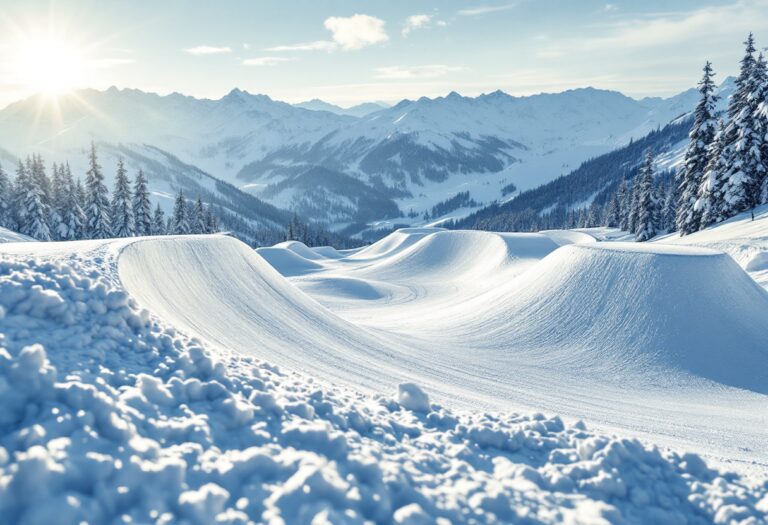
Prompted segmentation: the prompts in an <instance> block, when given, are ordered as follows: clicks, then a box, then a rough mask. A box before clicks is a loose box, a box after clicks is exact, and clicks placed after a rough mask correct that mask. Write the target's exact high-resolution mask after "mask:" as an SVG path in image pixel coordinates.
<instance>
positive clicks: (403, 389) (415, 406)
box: [397, 383, 429, 412]
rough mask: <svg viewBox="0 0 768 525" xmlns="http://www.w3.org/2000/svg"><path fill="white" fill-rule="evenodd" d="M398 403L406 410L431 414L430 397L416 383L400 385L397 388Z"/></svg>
mask: <svg viewBox="0 0 768 525" xmlns="http://www.w3.org/2000/svg"><path fill="white" fill-rule="evenodd" d="M397 402H398V403H400V406H402V407H403V408H405V409H406V410H413V411H414V412H429V396H428V395H427V393H426V392H424V390H422V389H421V387H419V386H418V385H416V384H414V383H400V384H399V385H398V386H397Z"/></svg>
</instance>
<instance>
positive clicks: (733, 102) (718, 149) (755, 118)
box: [676, 33, 768, 235]
mask: <svg viewBox="0 0 768 525" xmlns="http://www.w3.org/2000/svg"><path fill="white" fill-rule="evenodd" d="M744 44H745V46H746V50H745V53H744V57H743V58H742V59H741V67H740V71H739V76H738V78H736V89H735V91H734V93H733V95H732V96H731V98H730V99H729V101H728V110H727V112H726V114H725V115H724V116H723V117H721V118H717V115H716V111H715V105H716V103H717V99H718V98H717V95H716V94H715V93H714V91H715V84H714V82H713V81H712V77H713V76H714V72H713V70H712V64H711V63H709V62H707V63H706V65H705V66H704V75H703V78H702V79H701V82H699V93H700V94H701V97H700V100H699V103H698V105H697V106H696V111H695V113H694V123H693V127H692V129H691V133H690V142H689V144H688V147H687V149H686V152H685V160H684V163H683V167H682V169H681V170H680V175H679V187H678V190H679V202H678V209H677V221H676V223H677V228H678V230H679V231H680V234H681V235H687V234H689V233H693V232H695V231H698V230H701V229H703V228H705V227H707V226H709V225H710V224H714V223H717V222H721V221H724V220H725V219H728V218H729V217H732V216H734V215H736V214H737V213H741V212H744V211H748V210H754V208H755V206H757V205H759V204H762V203H764V202H766V201H767V200H768V177H766V173H768V73H766V60H765V57H764V56H763V54H762V53H760V54H758V55H757V57H755V39H754V36H753V35H752V33H750V34H749V37H748V38H747V40H746V42H744ZM753 213H754V212H753Z"/></svg>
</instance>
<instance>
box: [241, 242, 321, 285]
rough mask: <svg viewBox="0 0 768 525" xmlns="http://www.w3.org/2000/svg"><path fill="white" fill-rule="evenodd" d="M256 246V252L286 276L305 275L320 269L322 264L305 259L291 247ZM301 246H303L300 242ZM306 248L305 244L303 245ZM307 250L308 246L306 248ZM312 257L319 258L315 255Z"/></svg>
mask: <svg viewBox="0 0 768 525" xmlns="http://www.w3.org/2000/svg"><path fill="white" fill-rule="evenodd" d="M279 246H280V245H277V246H275V247H272V248H257V249H256V253H258V254H259V255H261V256H262V257H263V258H264V260H266V261H267V262H268V263H269V264H271V265H272V267H273V268H275V269H276V270H277V271H279V272H280V273H281V274H282V275H284V276H286V277H293V276H296V275H305V274H307V273H312V272H316V271H318V270H320V269H322V266H321V265H320V264H318V263H317V262H315V261H314V260H312V259H307V258H306V257H304V256H303V255H300V254H299V253H297V252H296V251H295V250H293V249H291V248H285V247H279ZM302 246H304V245H303V244H302ZM304 247H305V248H306V246H304ZM307 250H309V248H307ZM313 259H319V257H317V256H315V257H313Z"/></svg>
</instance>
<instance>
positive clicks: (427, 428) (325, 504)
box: [0, 237, 768, 525]
mask: <svg viewBox="0 0 768 525" xmlns="http://www.w3.org/2000/svg"><path fill="white" fill-rule="evenodd" d="M213 239H214V238H212V237H211V238H208V239H207V240H205V239H202V240H201V239H196V240H195V241H194V242H192V241H188V242H185V240H184V239H183V238H172V239H164V240H162V241H159V240H158V241H140V242H138V243H135V244H132V245H130V246H128V248H126V249H125V250H124V252H123V255H122V256H121V257H120V259H122V258H123V257H125V256H128V257H129V258H130V257H132V256H131V253H132V252H133V251H134V250H135V249H137V247H141V250H142V251H143V253H144V254H145V255H150V254H151V253H152V252H153V250H157V247H158V245H163V246H164V247H165V248H164V250H163V251H164V252H165V253H167V254H170V255H173V253H174V249H176V250H178V249H183V248H185V247H186V248H188V249H189V248H194V249H195V250H196V254H197V255H198V256H200V257H202V256H203V255H218V256H233V255H234V256H237V255H238V253H239V254H240V256H241V257H243V258H245V259H246V260H247V261H248V263H249V264H253V265H255V266H259V265H261V266H263V267H264V268H262V270H263V272H264V273H265V274H269V272H270V271H272V270H271V268H269V267H268V265H267V264H266V263H264V262H263V261H260V259H259V258H258V257H255V256H253V257H252V258H246V256H245V252H244V251H243V252H242V253H240V248H238V246H242V245H241V244H239V243H236V244H230V243H227V242H223V241H214V240H213ZM233 242H234V241H233ZM200 244H203V245H205V244H210V245H211V247H210V251H211V253H209V254H206V253H203V251H202V249H201V248H200V246H199V245H200ZM174 247H175V248H174ZM221 249H225V250H229V253H224V254H222V253H221ZM134 255H135V253H134ZM185 255H192V253H186V254H185ZM159 262H160V261H158V260H152V261H151V263H152V264H155V263H159ZM173 262H176V261H173ZM173 262H172V263H171V264H170V266H168V267H166V269H168V268H171V269H172V270H173V271H171V272H170V273H168V275H167V277H168V278H169V279H171V280H172V279H173V278H174V274H175V273H179V272H178V271H177V270H176V268H174V267H173V266H174V265H173ZM116 266H117V264H116V261H115V260H114V259H112V258H111V255H110V254H109V251H103V250H101V249H100V248H98V247H97V248H96V249H95V250H94V251H93V252H91V253H90V254H89V255H88V256H87V257H85V258H83V259H80V260H78V256H77V255H75V254H72V256H70V257H68V258H67V259H66V263H60V262H57V261H56V260H55V258H54V259H53V260H50V261H45V260H40V259H36V258H34V257H30V256H29V255H26V256H22V257H16V258H14V257H10V256H8V255H6V256H5V258H4V259H3V260H0V277H1V279H0V287H1V288H2V290H0V306H2V309H1V311H2V314H3V315H1V316H0V332H1V333H2V334H3V335H2V340H1V343H0V399H1V400H2V402H3V410H2V412H1V413H0V516H2V521H3V522H5V523H14V524H19V525H30V524H36V523H81V522H87V523H190V524H203V523H220V524H232V525H234V524H244V523H250V522H257V523H266V524H270V525H278V524H284V523H354V524H358V523H359V524H362V523H371V522H373V523H383V524H388V523H440V522H445V523H499V522H507V523H517V522H526V523H563V522H570V523H586V522H594V523H598V522H600V523H603V522H621V523H629V524H635V523H638V524H639V523H649V522H652V523H693V524H699V523H701V524H705V523H713V522H718V523H726V522H728V523H744V524H751V523H759V522H760V521H761V520H764V517H765V506H766V503H768V499H766V498H768V494H767V492H766V486H765V485H764V484H763V485H761V484H757V483H753V482H751V481H749V480H745V479H742V478H740V477H739V476H738V475H735V474H731V473H721V472H719V471H717V470H713V469H710V468H709V467H708V466H707V465H706V464H705V463H704V462H703V461H702V460H701V458H700V457H699V456H697V455H695V454H683V455H679V454H675V453H673V452H669V451H662V450H659V449H657V448H653V447H648V446H644V445H643V444H641V443H640V442H638V441H635V440H631V439H619V438H614V437H609V436H603V435H599V434H595V433H593V432H590V431H588V430H587V429H586V428H585V426H584V425H583V424H581V423H576V424H573V425H566V424H564V423H563V421H561V420H560V419H559V418H557V417H546V416H544V415H541V414H531V415H518V414H493V413H486V412H482V411H474V412H472V413H456V412H452V411H450V410H447V409H445V408H443V407H440V406H437V405H432V406H431V407H428V408H427V411H424V412H413V411H411V410H407V409H406V410H403V409H402V407H401V406H400V404H399V403H397V402H396V400H394V399H392V398H389V397H384V396H378V397H369V396H365V395H361V394H357V393H352V392H348V391H345V390H341V389H337V388H330V387H321V386H319V385H317V384H315V382H313V381H312V380H311V379H310V378H307V377H304V376H300V375H295V374H293V375H292V374H286V373H285V372H282V371H280V370H278V369H276V368H275V367H274V366H272V365H269V364H267V363H263V362H260V361H258V360H255V359H253V358H251V357H247V356H238V355H232V354H229V353H227V352H222V351H214V349H212V348H208V347H205V346H204V345H202V344H201V343H200V342H199V341H196V340H194V339H189V338H188V337H187V336H186V335H184V334H182V333H181V332H179V331H178V330H177V328H176V327H173V326H170V325H168V324H166V323H164V322H163V321H162V320H161V319H159V318H157V317H155V316H152V315H150V314H149V313H148V312H147V311H146V310H141V309H140V308H139V307H138V305H137V304H136V302H135V301H134V299H133V298H132V297H131V296H130V295H129V294H127V293H126V291H125V290H123V289H122V287H121V284H120V280H119V279H117V277H118V276H117V275H116V271H117V268H116ZM120 273H121V275H125V274H126V271H124V270H121V272H120ZM181 273H184V269H181ZM184 277H187V278H189V277H193V276H189V275H185V276H184ZM245 277H248V278H250V277H252V276H251V275H248V276H245ZM150 278H151V277H150ZM189 285H190V287H191V288H192V289H193V290H194V289H195V287H196V285H197V283H195V282H194V279H192V280H191V281H189ZM222 294H223V295H224V296H225V297H226V295H227V290H223V291H222ZM187 307H188V305H186V304H177V305H176V308H177V310H178V311H179V312H180V314H179V315H180V316H183V315H184V310H185V308H187ZM421 408H424V406H423V405H422V406H421Z"/></svg>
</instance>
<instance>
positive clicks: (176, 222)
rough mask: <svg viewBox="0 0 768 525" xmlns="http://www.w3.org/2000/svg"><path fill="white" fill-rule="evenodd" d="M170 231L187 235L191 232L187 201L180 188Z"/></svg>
mask: <svg viewBox="0 0 768 525" xmlns="http://www.w3.org/2000/svg"><path fill="white" fill-rule="evenodd" d="M170 232H171V233H173V234H174V235H186V234H188V233H189V216H188V214H187V203H186V201H185V200H184V194H183V193H182V191H181V190H179V194H178V195H177V196H176V202H174V204H173V218H172V221H171V229H170Z"/></svg>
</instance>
